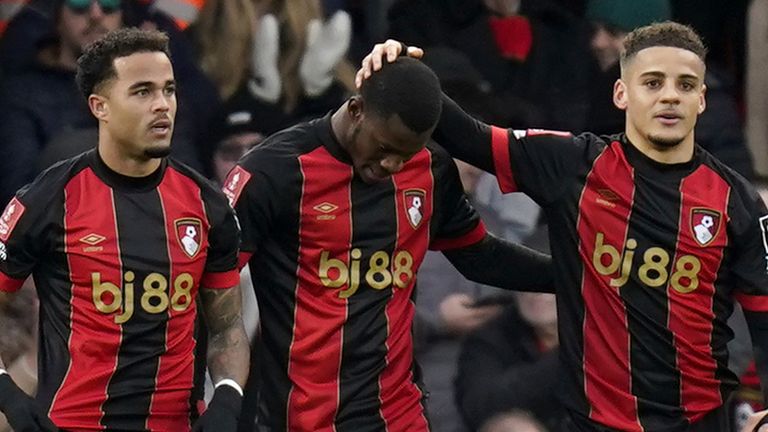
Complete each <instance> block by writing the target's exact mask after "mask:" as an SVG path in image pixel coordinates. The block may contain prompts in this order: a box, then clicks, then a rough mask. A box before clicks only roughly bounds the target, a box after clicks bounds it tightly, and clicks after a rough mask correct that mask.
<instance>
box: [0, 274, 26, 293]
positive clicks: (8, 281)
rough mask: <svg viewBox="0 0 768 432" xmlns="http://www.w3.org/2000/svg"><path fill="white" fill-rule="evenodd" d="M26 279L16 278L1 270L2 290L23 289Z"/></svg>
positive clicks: (0, 288) (0, 281)
mask: <svg viewBox="0 0 768 432" xmlns="http://www.w3.org/2000/svg"><path fill="white" fill-rule="evenodd" d="M22 285H24V279H16V278H12V277H10V276H8V275H6V274H5V273H3V272H0V291H3V292H7V293H12V292H16V291H18V290H19V289H21V286H22Z"/></svg>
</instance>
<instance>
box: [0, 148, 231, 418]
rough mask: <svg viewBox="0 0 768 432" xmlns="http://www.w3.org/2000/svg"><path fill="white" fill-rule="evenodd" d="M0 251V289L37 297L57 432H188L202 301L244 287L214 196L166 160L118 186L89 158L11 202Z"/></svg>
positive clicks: (41, 391) (49, 405)
mask: <svg viewBox="0 0 768 432" xmlns="http://www.w3.org/2000/svg"><path fill="white" fill-rule="evenodd" d="M0 242H1V243H0V246H1V248H0V251H2V254H0V290H2V291H6V292H13V291H15V290H16V289H18V288H19V287H20V286H21V284H22V282H23V281H24V279H25V278H26V277H27V276H28V275H29V274H30V273H31V274H32V275H33V278H34V281H35V285H36V287H37V292H38V296H39V298H40V349H39V368H40V373H39V379H40V381H39V387H38V394H37V399H38V401H39V402H40V403H41V404H42V405H43V406H44V407H45V408H46V409H47V410H48V413H49V415H50V417H51V419H52V420H53V422H54V423H55V424H56V425H57V426H58V427H60V428H63V429H66V430H71V431H85V430H136V431H138V430H154V431H169V430H173V431H184V430H189V429H190V414H191V407H190V399H191V398H192V393H193V388H194V382H193V381H194V380H193V374H194V367H193V363H194V349H195V338H194V327H195V318H196V315H197V307H196V297H197V294H198V289H199V288H200V287H201V286H202V287H204V288H206V289H219V288H229V287H232V286H234V285H236V284H237V283H238V282H239V276H238V272H237V251H238V245H239V232H238V228H237V224H236V221H235V218H234V212H233V211H232V210H231V208H230V206H229V205H228V203H227V200H226V198H225V197H224V196H223V195H222V194H221V192H220V191H219V190H218V189H217V188H216V187H215V186H214V185H213V184H211V183H209V182H208V181H207V180H205V179H204V178H203V177H202V176H200V175H198V174H196V173H195V172H194V171H192V170H191V169H190V168H188V167H186V166H183V165H181V164H179V163H176V162H174V161H173V160H171V159H166V160H163V162H162V164H161V166H160V168H159V169H158V170H157V171H155V172H154V173H153V174H151V175H149V176H147V177H143V178H131V177H125V176H122V175H120V174H118V173H116V172H114V171H112V170H110V169H109V168H108V167H107V166H106V165H105V164H104V162H103V161H102V160H101V158H100V157H99V156H98V153H97V152H96V151H95V150H93V151H89V152H86V153H84V154H82V155H80V156H77V157H75V158H73V159H69V160H66V161H63V162H61V163H58V164H57V165H55V166H53V167H51V168H50V169H48V170H47V171H45V172H44V173H43V174H41V175H40V176H39V177H38V178H37V179H36V180H35V181H34V182H33V183H31V184H30V185H28V186H26V187H25V188H23V189H22V190H21V191H19V192H18V193H17V195H16V197H15V198H13V199H12V200H11V202H10V203H9V204H8V206H7V207H6V209H5V212H4V213H3V215H2V216H0Z"/></svg>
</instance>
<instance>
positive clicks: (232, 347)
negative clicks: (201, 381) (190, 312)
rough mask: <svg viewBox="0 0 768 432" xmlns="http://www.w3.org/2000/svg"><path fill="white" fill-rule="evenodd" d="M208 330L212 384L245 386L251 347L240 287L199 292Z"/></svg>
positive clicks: (209, 365)
mask: <svg viewBox="0 0 768 432" xmlns="http://www.w3.org/2000/svg"><path fill="white" fill-rule="evenodd" d="M201 295H202V300H203V308H204V310H205V317H206V325H207V327H208V356H207V358H208V368H209V370H210V372H211V378H212V379H213V381H214V382H219V381H221V380H222V379H225V378H228V379H232V380H234V381H235V382H237V383H238V384H239V385H240V386H241V387H243V386H245V382H246V380H247V379H248V368H249V367H248V366H249V361H250V347H249V344H248V336H247V335H246V333H245V327H244V326H243V318H242V310H241V307H242V306H241V305H242V298H241V294H240V287H239V286H235V287H232V288H229V289H225V290H213V289H203V290H201Z"/></svg>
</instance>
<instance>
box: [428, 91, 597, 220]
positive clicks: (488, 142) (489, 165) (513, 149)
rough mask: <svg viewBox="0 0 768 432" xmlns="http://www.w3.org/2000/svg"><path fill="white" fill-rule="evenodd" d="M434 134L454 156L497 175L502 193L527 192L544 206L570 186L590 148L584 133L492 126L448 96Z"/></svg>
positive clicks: (445, 98)
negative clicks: (569, 182) (569, 180)
mask: <svg viewBox="0 0 768 432" xmlns="http://www.w3.org/2000/svg"><path fill="white" fill-rule="evenodd" d="M434 137H435V139H436V140H437V142H439V143H440V145H442V146H444V147H445V148H446V149H447V150H448V152H449V153H451V155H453V156H454V157H457V158H458V159H461V160H463V161H465V162H467V163H470V164H472V165H475V166H477V167H478V168H481V169H483V170H486V171H488V172H492V173H494V174H496V178H497V180H498V182H499V186H500V188H501V190H502V191H503V192H505V193H507V192H515V191H521V192H525V193H526V194H527V195H529V196H530V197H531V198H533V199H534V200H535V201H537V202H538V203H539V204H542V205H544V204H547V203H550V202H552V201H555V200H556V199H557V198H558V197H559V196H560V194H561V192H562V191H564V190H565V186H566V185H567V184H568V178H569V177H571V176H573V175H574V174H575V173H576V172H577V170H578V168H579V166H580V165H581V164H580V163H579V162H580V161H582V160H583V159H584V157H585V155H586V152H585V149H586V147H587V146H586V141H587V139H586V138H585V136H578V137H575V136H574V135H573V134H571V133H570V132H559V131H548V130H542V129H528V130H513V129H504V128H499V127H496V126H491V125H487V124H485V123H482V122H480V121H478V120H475V119H473V118H472V117H470V116H469V115H468V114H466V113H465V112H464V111H462V109H461V108H460V107H459V106H458V105H456V103H455V102H453V101H452V100H451V99H450V98H448V97H444V99H443V113H442V115H441V117H440V122H439V123H438V127H437V129H436V131H435V135H434Z"/></svg>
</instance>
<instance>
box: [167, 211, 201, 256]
mask: <svg viewBox="0 0 768 432" xmlns="http://www.w3.org/2000/svg"><path fill="white" fill-rule="evenodd" d="M174 225H175V226H176V239H177V240H178V241H179V244H180V245H181V250H183V251H184V253H185V254H186V255H187V256H188V257H190V258H194V257H195V256H196V255H197V253H198V252H200V245H201V244H202V226H203V223H202V222H201V221H200V219H197V218H181V219H176V220H175V221H174Z"/></svg>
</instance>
